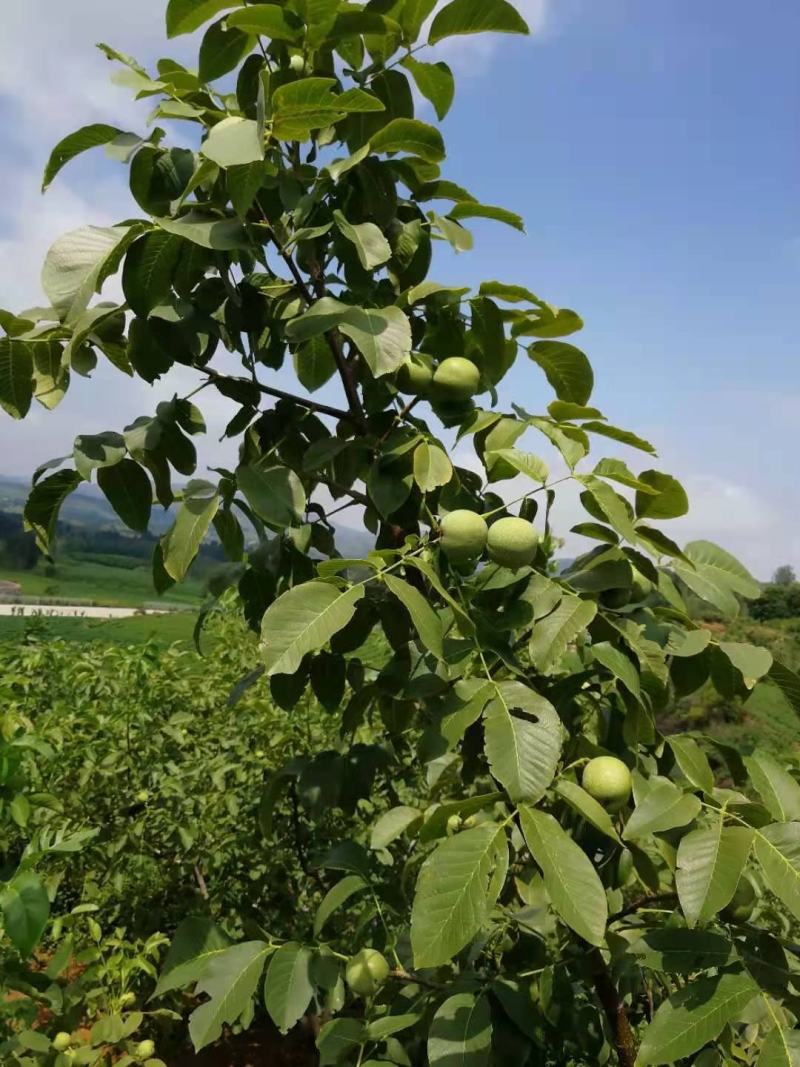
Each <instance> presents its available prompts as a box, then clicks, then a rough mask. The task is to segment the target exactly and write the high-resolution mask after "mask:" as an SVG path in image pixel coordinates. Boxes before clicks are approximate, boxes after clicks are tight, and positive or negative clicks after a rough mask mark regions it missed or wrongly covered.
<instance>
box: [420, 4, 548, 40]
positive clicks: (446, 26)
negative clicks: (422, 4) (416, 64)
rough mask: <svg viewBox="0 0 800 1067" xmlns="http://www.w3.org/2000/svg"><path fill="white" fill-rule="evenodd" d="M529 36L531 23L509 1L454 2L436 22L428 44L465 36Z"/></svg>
mask: <svg viewBox="0 0 800 1067" xmlns="http://www.w3.org/2000/svg"><path fill="white" fill-rule="evenodd" d="M487 32H494V33H522V34H528V33H530V30H529V29H528V24H527V23H526V22H525V20H524V19H523V17H522V16H521V15H520V14H519V12H518V11H517V10H516V8H514V7H512V6H511V4H509V3H507V2H506V0H452V2H451V3H449V4H447V5H445V7H443V8H442V9H441V11H439V12H438V14H437V15H436V18H435V19H434V20H433V25H432V26H431V32H430V34H429V35H428V44H436V42H437V41H441V40H442V39H443V38H445V37H455V36H457V35H458V34H465V33H487Z"/></svg>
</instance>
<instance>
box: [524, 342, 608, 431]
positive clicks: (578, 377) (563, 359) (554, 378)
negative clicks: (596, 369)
mask: <svg viewBox="0 0 800 1067" xmlns="http://www.w3.org/2000/svg"><path fill="white" fill-rule="evenodd" d="M528 355H529V356H530V358H531V359H532V360H533V362H534V363H538V365H539V366H540V367H541V368H542V370H543V371H544V372H545V375H546V376H547V380H548V382H549V383H550V385H551V386H552V387H553V389H554V390H555V393H556V396H557V397H558V399H559V400H567V401H570V402H571V403H573V404H586V403H588V400H589V397H590V396H591V395H592V389H593V388H594V374H593V372H592V365H591V363H590V362H589V360H588V359H587V358H586V356H585V355H584V353H583V352H581V350H580V349H579V348H575V346H574V345H569V344H567V343H566V341H534V343H533V344H532V345H530V347H529V348H528ZM601 425H604V424H601ZM585 428H586V427H584V429H585Z"/></svg>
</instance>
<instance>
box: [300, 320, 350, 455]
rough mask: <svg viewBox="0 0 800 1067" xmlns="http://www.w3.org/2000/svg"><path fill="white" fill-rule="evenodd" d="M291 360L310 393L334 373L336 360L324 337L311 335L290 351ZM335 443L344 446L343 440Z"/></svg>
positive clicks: (301, 381) (302, 383)
mask: <svg viewBox="0 0 800 1067" xmlns="http://www.w3.org/2000/svg"><path fill="white" fill-rule="evenodd" d="M292 361H293V363H294V370H295V374H296V375H297V379H298V381H299V382H300V384H301V385H302V386H303V388H304V389H308V391H309V392H310V393H313V392H314V391H315V390H317V389H320V388H321V387H322V386H323V385H324V384H325V383H326V382H328V381H330V379H331V378H332V377H333V376H334V374H335V373H336V360H335V359H334V358H333V352H331V347H330V345H329V344H328V342H327V341H326V340H325V339H324V337H312V338H310V339H309V340H308V341H306V342H305V343H304V344H302V345H300V346H299V347H298V348H296V349H295V350H294V352H293V353H292ZM337 443H338V444H339V445H341V446H342V447H344V442H343V441H339V442H337ZM309 451H310V450H309ZM307 457H308V453H306V458H307ZM304 462H305V461H304ZM306 469H312V468H306Z"/></svg>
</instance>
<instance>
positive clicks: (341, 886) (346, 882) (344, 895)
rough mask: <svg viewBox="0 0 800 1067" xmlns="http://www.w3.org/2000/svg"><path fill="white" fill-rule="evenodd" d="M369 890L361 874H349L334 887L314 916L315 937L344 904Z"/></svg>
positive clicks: (323, 899)
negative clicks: (357, 894)
mask: <svg viewBox="0 0 800 1067" xmlns="http://www.w3.org/2000/svg"><path fill="white" fill-rule="evenodd" d="M368 888H369V887H368V885H367V883H366V882H365V881H364V879H363V878H362V877H361V875H360V874H348V875H347V877H346V878H342V880H341V881H339V882H337V883H336V885H334V886H332V887H331V888H330V889H329V890H328V892H327V893H326V894H325V896H324V897H323V898H322V902H321V904H320V906H319V907H318V908H317V913H316V915H315V916H314V937H319V934H320V931H321V930H322V928H323V926H324V925H325V923H326V922H327V921H328V919H330V917H331V915H333V913H334V912H335V911H337V910H338V909H339V908H341V906H342V905H343V904H346V903H347V901H348V900H350V898H351V897H354V896H355V895H356V893H363V891H364V890H365V889H368Z"/></svg>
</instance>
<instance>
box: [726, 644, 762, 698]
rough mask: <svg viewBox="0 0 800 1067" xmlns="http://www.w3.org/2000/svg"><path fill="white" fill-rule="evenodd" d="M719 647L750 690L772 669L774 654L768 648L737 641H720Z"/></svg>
mask: <svg viewBox="0 0 800 1067" xmlns="http://www.w3.org/2000/svg"><path fill="white" fill-rule="evenodd" d="M719 647H720V650H721V651H722V652H724V653H725V655H726V656H727V657H728V659H729V660H730V661H731V663H732V664H733V666H734V667H735V668H736V670H737V671H739V673H740V674H741V676H742V679H743V681H744V684H745V685H746V686H747V688H748V689H752V688H753V686H754V685H755V684H756V682H757V681H758V680H759V678H763V677H764V675H765V674H769V672H770V670H771V668H772V653H771V652H769V651H767V649H766V648H759V647H758V646H757V645H748V644H745V643H740V642H737V641H720V643H719Z"/></svg>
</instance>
